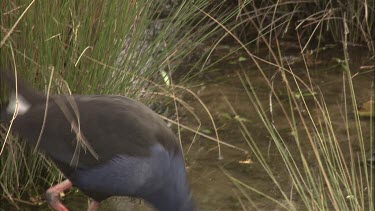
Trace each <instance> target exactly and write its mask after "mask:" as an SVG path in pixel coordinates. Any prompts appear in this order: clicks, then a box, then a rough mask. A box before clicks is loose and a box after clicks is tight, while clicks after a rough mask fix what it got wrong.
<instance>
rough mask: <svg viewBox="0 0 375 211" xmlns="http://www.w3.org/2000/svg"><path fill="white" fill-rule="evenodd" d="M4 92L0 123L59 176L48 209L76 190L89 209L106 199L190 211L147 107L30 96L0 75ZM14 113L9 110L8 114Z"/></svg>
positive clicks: (179, 171)
mask: <svg viewBox="0 0 375 211" xmlns="http://www.w3.org/2000/svg"><path fill="white" fill-rule="evenodd" d="M0 76H1V78H0V79H1V80H0V81H1V82H2V83H6V84H8V86H9V87H10V89H11V91H12V95H11V97H10V99H9V104H8V105H7V106H5V107H4V108H2V109H1V116H0V120H1V121H2V122H8V123H9V122H10V121H11V119H12V117H13V114H14V112H15V111H16V113H17V117H16V118H15V120H14V122H13V125H12V131H14V132H15V133H17V134H19V135H20V136H21V137H22V138H24V139H25V140H27V141H28V143H29V144H30V145H31V146H33V147H37V149H38V150H40V151H42V152H43V153H45V154H47V155H48V156H49V157H50V158H51V159H52V161H54V163H55V164H56V165H57V166H58V168H59V169H60V170H61V171H62V172H63V174H64V175H65V176H66V178H67V179H66V180H65V181H63V182H62V183H60V184H57V185H55V186H53V187H51V188H49V189H48V190H47V192H46V199H47V201H48V203H49V204H50V206H51V207H52V208H53V209H54V210H59V211H63V210H68V209H67V208H66V207H65V206H64V205H63V204H62V203H61V201H60V199H59V194H60V192H63V191H64V190H66V189H68V188H71V187H72V186H76V187H77V188H78V189H80V190H81V191H82V192H83V193H85V194H86V195H87V196H89V197H90V198H91V199H92V202H91V203H90V205H89V210H97V209H98V207H99V204H100V202H101V201H102V200H104V199H106V198H108V197H111V196H131V197H137V198H142V199H144V200H146V201H148V202H149V203H150V204H151V205H152V206H153V207H154V208H156V209H157V210H163V211H191V210H195V203H194V200H193V199H192V196H191V191H190V186H189V183H188V179H187V175H186V171H185V163H184V158H183V154H182V151H181V149H180V146H179V144H178V142H177V139H176V137H175V135H174V134H173V132H172V131H171V130H170V129H169V128H168V127H167V126H166V124H165V122H163V120H161V119H160V117H159V116H158V115H157V114H156V113H154V112H153V111H152V110H151V109H149V108H148V107H147V106H145V105H143V104H141V103H139V102H137V101H134V100H132V99H129V98H126V97H123V96H110V95H50V96H49V97H48V98H47V96H46V95H45V94H44V93H41V92H38V91H35V90H34V89H32V88H30V87H29V86H28V85H26V84H25V83H23V82H21V81H19V80H18V87H17V88H18V92H17V93H16V92H15V88H16V83H15V82H16V80H15V77H14V75H13V74H10V73H8V72H7V71H4V70H0ZM16 108H17V109H16Z"/></svg>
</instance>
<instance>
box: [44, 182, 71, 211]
mask: <svg viewBox="0 0 375 211" xmlns="http://www.w3.org/2000/svg"><path fill="white" fill-rule="evenodd" d="M72 186H73V184H72V183H71V182H70V180H68V179H67V180H64V181H63V182H61V183H59V184H57V185H55V186H53V187H51V188H49V189H48V190H47V191H46V200H47V202H48V204H49V205H50V206H51V208H52V209H53V210H55V211H69V209H68V208H66V207H65V206H64V205H63V204H62V203H61V201H60V193H61V192H64V191H65V190H67V189H69V188H71V187H72Z"/></svg>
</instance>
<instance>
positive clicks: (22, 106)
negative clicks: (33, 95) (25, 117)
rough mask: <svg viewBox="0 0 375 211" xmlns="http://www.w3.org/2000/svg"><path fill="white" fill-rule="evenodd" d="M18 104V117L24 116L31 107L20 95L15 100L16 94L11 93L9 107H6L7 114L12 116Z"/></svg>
mask: <svg viewBox="0 0 375 211" xmlns="http://www.w3.org/2000/svg"><path fill="white" fill-rule="evenodd" d="M17 103H18V115H22V114H25V113H26V112H27V111H28V110H29V109H30V107H31V104H30V103H29V102H28V101H27V100H26V99H25V98H24V97H23V96H22V95H20V94H18V96H17V98H16V93H14V92H12V96H11V97H10V101H9V105H8V107H7V113H9V114H13V113H14V111H16V109H17Z"/></svg>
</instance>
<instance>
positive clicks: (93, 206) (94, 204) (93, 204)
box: [87, 200, 100, 211]
mask: <svg viewBox="0 0 375 211" xmlns="http://www.w3.org/2000/svg"><path fill="white" fill-rule="evenodd" d="M99 206H100V202H97V201H95V200H90V204H89V208H88V209H87V211H97V210H98V209H99Z"/></svg>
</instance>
